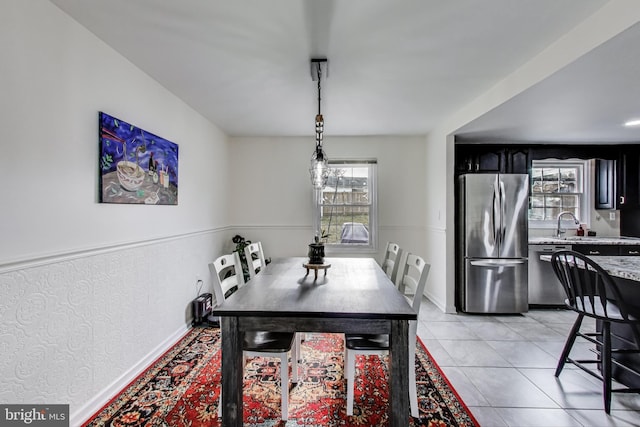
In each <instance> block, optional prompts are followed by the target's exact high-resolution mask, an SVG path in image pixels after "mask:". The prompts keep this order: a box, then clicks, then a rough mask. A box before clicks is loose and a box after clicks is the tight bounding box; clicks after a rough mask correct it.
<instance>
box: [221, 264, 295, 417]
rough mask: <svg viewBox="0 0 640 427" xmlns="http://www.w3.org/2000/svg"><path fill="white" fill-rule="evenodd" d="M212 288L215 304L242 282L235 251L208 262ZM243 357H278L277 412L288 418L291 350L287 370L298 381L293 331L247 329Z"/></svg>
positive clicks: (242, 277) (293, 380)
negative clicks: (279, 400) (280, 400)
mask: <svg viewBox="0 0 640 427" xmlns="http://www.w3.org/2000/svg"><path fill="white" fill-rule="evenodd" d="M209 271H210V272H211V276H212V279H213V280H212V282H213V291H214V294H215V296H216V305H219V304H221V303H222V302H223V301H224V300H225V299H226V298H227V296H228V295H229V293H230V291H231V290H232V289H233V288H235V287H237V288H240V287H242V286H244V285H245V283H244V276H243V274H242V266H241V263H240V256H239V255H238V252H233V253H232V254H229V255H222V256H220V257H218V258H217V259H216V260H215V261H213V262H212V263H209ZM242 350H243V351H242V355H243V359H246V358H247V357H257V356H261V357H273V358H278V359H280V382H281V390H282V393H281V394H282V398H281V399H282V404H281V412H282V419H283V420H285V421H286V420H287V419H288V418H289V362H288V353H289V352H290V351H291V353H292V354H291V371H292V375H291V377H292V379H291V381H292V382H293V383H297V382H298V355H297V353H296V345H295V333H293V332H262V331H247V332H245V333H244V341H243V343H242ZM221 415H222V393H220V402H219V404H218V416H221Z"/></svg>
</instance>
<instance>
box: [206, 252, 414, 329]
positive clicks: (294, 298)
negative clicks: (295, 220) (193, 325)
mask: <svg viewBox="0 0 640 427" xmlns="http://www.w3.org/2000/svg"><path fill="white" fill-rule="evenodd" d="M307 261H308V259H307V258H305V257H299V258H279V259H274V260H273V261H272V262H271V263H270V264H269V265H267V267H266V268H265V269H264V271H262V272H260V273H259V274H258V275H256V276H255V277H254V278H253V279H251V280H250V281H249V282H248V283H247V284H246V285H245V286H243V287H242V288H240V289H238V290H237V291H236V292H234V293H233V294H232V295H231V296H230V297H228V298H227V299H226V300H225V301H224V302H223V303H222V304H221V305H220V306H218V307H215V308H214V309H213V312H214V313H215V314H216V315H220V316H251V317H271V316H274V315H277V316H279V317H324V318H362V319H406V320H415V319H417V313H416V312H415V311H414V310H413V309H412V308H411V306H410V305H409V304H408V303H407V301H406V299H405V298H404V296H402V294H400V292H398V290H397V289H396V288H395V286H394V285H393V283H392V282H391V281H390V280H389V278H388V277H387V276H386V275H385V274H384V272H383V271H382V269H381V268H380V266H379V265H378V264H377V263H376V261H375V260H374V259H372V258H326V259H325V262H326V263H330V264H331V268H330V269H329V270H327V275H326V276H324V275H322V276H320V277H318V278H317V279H316V278H315V277H314V275H313V274H307V270H306V268H305V267H304V266H303V264H305V263H306V262H307Z"/></svg>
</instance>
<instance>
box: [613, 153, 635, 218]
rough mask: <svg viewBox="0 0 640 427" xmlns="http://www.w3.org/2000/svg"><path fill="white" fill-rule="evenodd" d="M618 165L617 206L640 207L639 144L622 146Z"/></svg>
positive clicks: (618, 207)
mask: <svg viewBox="0 0 640 427" xmlns="http://www.w3.org/2000/svg"><path fill="white" fill-rule="evenodd" d="M617 166H618V167H617V200H616V208H617V209H620V210H623V209H628V208H638V207H640V172H639V171H640V148H639V147H638V146H637V145H626V146H625V145H623V146H621V149H620V155H619V157H618V165H617Z"/></svg>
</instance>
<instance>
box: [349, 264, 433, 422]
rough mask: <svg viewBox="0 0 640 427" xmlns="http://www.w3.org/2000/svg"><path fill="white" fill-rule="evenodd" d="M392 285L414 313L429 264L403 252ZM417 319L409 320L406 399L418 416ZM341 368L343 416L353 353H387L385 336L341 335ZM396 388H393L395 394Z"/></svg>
mask: <svg viewBox="0 0 640 427" xmlns="http://www.w3.org/2000/svg"><path fill="white" fill-rule="evenodd" d="M399 264H400V265H399V268H398V277H397V280H396V286H397V287H398V289H399V290H401V292H403V293H404V294H405V298H407V301H408V302H409V304H410V305H411V307H413V309H414V310H415V311H416V313H418V312H419V311H420V302H421V301H422V293H423V292H424V287H425V284H426V283H427V276H428V275H429V269H430V268H431V266H430V265H429V264H427V263H425V262H424V260H423V259H422V258H420V257H419V256H417V255H414V254H411V253H409V252H405V253H404V254H403V255H402V256H401V258H400V261H399ZM417 330H418V322H417V320H410V321H409V337H408V338H409V364H408V367H409V401H410V406H411V416H412V417H418V416H419V410H418V394H417V390H416V368H415V360H416V359H415V358H416V356H415V355H416V340H417V332H418V331H417ZM345 349H346V351H345V353H346V361H345V371H346V374H345V375H346V377H347V415H353V399H354V385H355V366H356V356H357V355H370V354H379V355H383V354H387V353H388V352H389V335H387V334H345ZM397 392H398V391H394V393H397Z"/></svg>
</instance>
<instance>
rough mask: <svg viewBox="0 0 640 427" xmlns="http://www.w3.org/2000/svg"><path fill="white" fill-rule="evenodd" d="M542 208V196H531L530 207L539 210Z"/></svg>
mask: <svg viewBox="0 0 640 427" xmlns="http://www.w3.org/2000/svg"><path fill="white" fill-rule="evenodd" d="M543 206H544V196H531V207H532V208H541V207H543Z"/></svg>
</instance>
